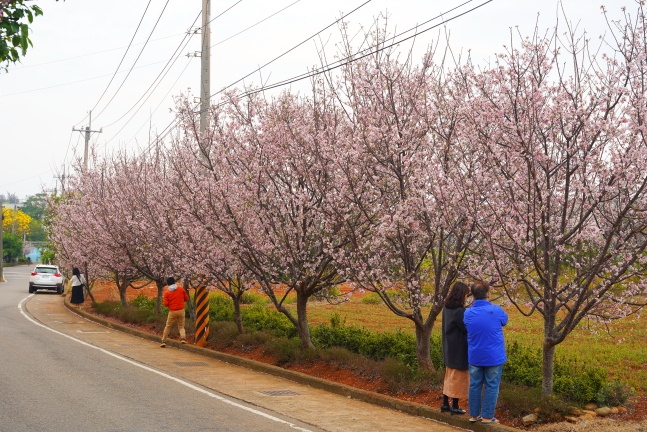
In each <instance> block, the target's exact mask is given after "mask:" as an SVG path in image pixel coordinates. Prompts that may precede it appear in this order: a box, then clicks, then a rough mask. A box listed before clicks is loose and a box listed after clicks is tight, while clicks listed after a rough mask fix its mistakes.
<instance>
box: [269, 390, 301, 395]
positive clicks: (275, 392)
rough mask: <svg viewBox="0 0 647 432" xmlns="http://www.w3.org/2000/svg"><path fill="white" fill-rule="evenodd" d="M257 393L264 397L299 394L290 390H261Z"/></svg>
mask: <svg viewBox="0 0 647 432" xmlns="http://www.w3.org/2000/svg"><path fill="white" fill-rule="evenodd" d="M259 393H262V394H264V395H266V396H298V395H299V394H300V393H297V392H295V391H292V390H263V391H260V392H259Z"/></svg>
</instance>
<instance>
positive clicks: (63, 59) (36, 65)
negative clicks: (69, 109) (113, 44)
mask: <svg viewBox="0 0 647 432" xmlns="http://www.w3.org/2000/svg"><path fill="white" fill-rule="evenodd" d="M183 34H184V33H176V34H173V35H169V36H162V37H158V38H157V39H151V40H150V42H157V41H161V40H164V39H169V38H172V37H176V36H180V35H183ZM142 44H144V42H138V43H134V44H132V46H137V45H142ZM124 48H126V47H125V46H121V47H117V48H108V49H105V50H101V51H94V52H90V53H87V54H81V55H78V56H73V57H65V58H62V59H58V60H52V61H48V62H43V63H36V64H30V65H25V66H16V67H13V66H12V67H11V70H12V71H15V70H18V69H29V68H35V67H41V66H47V65H51V64H54V63H61V62H66V61H70V60H76V59H80V58H84V57H90V56H93V55H97V54H104V53H107V52H110V51H119V50H122V49H124ZM79 123H80V122H79Z"/></svg>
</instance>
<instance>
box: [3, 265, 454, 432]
mask: <svg viewBox="0 0 647 432" xmlns="http://www.w3.org/2000/svg"><path fill="white" fill-rule="evenodd" d="M28 273H29V269H28V268H25V267H18V268H8V269H5V277H6V279H7V282H6V283H4V284H1V285H0V364H2V368H0V386H2V388H1V390H0V432H6V431H32V430H33V431H60V430H65V431H183V430H191V431H200V430H205V431H207V430H210V431H295V430H296V431H313V432H318V431H339V432H359V431H407V432H418V431H420V432H423V431H424V432H429V431H438V432H448V431H456V430H458V429H457V428H454V427H451V426H449V425H447V424H443V423H441V422H437V421H434V420H430V419H425V418H421V417H417V416H412V415H408V414H404V413H401V412H398V411H395V410H390V409H387V408H382V407H378V406H375V405H373V404H368V403H365V402H361V401H358V400H355V399H349V398H347V397H344V396H342V395H337V394H332V393H329V392H326V391H323V390H319V389H316V388H312V387H309V386H305V385H300V384H297V383H295V382H292V381H288V380H285V379H283V378H279V377H275V376H272V375H268V374H263V373H259V372H257V371H253V370H249V369H246V368H242V367H239V366H234V365H231V364H228V363H224V362H221V361H218V360H216V359H213V358H210V357H206V356H202V355H199V354H197V353H193V352H189V351H186V350H181V349H176V348H173V347H168V348H165V349H163V348H159V345H158V343H156V342H154V341H151V340H147V339H142V338H139V337H136V336H132V335H129V334H126V333H123V332H120V331H116V330H114V329H111V328H107V327H103V326H101V325H99V324H97V323H95V322H92V321H89V320H87V319H85V318H83V317H82V316H80V315H77V314H75V313H74V312H73V311H70V310H68V309H67V308H65V306H64V304H63V298H62V297H60V296H59V295H56V294H50V293H46V292H39V293H37V294H35V295H29V294H28V293H27V279H28Z"/></svg>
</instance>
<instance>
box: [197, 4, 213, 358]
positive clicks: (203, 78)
mask: <svg viewBox="0 0 647 432" xmlns="http://www.w3.org/2000/svg"><path fill="white" fill-rule="evenodd" d="M210 15H211V0H202V52H201V53H200V59H201V62H200V63H201V65H202V69H201V72H200V139H199V141H198V143H199V144H198V145H200V147H202V152H203V154H204V155H205V156H206V154H207V153H206V147H203V146H202V140H203V137H204V136H205V133H206V131H207V130H208V129H209V105H210V100H211V92H210V80H211V65H210V59H211V55H210V53H209V52H210V50H211V30H210V29H209V17H210ZM195 306H196V307H195V309H196V318H195V345H197V346H201V347H203V346H205V345H206V344H207V339H208V338H209V292H208V291H207V287H206V286H205V285H204V283H202V282H199V283H198V286H197V287H196V289H195Z"/></svg>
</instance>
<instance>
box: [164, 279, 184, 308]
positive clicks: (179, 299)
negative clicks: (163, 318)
mask: <svg viewBox="0 0 647 432" xmlns="http://www.w3.org/2000/svg"><path fill="white" fill-rule="evenodd" d="M186 301H189V295H188V294H187V293H186V291H185V290H184V288H182V287H181V286H180V285H176V284H173V285H171V286H169V287H168V289H167V290H166V291H164V306H166V307H167V308H169V310H172V311H176V310H180V309H184V302H186Z"/></svg>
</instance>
